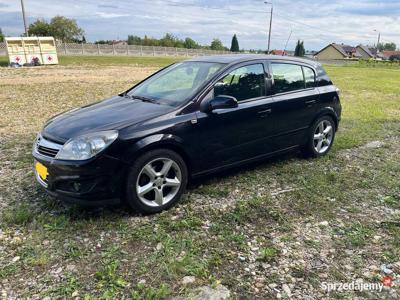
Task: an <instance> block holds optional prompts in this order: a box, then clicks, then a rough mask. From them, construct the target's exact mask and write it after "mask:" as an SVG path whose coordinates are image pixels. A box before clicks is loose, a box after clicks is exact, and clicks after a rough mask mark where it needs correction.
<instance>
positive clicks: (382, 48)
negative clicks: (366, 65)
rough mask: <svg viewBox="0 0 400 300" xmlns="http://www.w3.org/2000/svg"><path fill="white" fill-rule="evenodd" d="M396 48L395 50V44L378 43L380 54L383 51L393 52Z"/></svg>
mask: <svg viewBox="0 0 400 300" xmlns="http://www.w3.org/2000/svg"><path fill="white" fill-rule="evenodd" d="M396 48H397V46H396V44H395V43H386V44H383V43H379V44H378V50H379V51H381V52H382V51H385V50H386V51H395V50H396Z"/></svg>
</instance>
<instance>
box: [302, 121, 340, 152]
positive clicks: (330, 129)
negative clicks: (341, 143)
mask: <svg viewBox="0 0 400 300" xmlns="http://www.w3.org/2000/svg"><path fill="white" fill-rule="evenodd" d="M335 134H336V125H335V122H334V121H333V119H332V118H331V117H330V116H328V115H325V116H322V117H319V118H318V119H317V120H316V121H315V122H314V123H313V125H312V126H311V127H310V130H309V132H308V134H307V136H308V139H307V144H306V145H305V146H304V147H303V149H302V150H303V154H305V156H306V157H320V156H324V155H326V154H327V153H328V152H329V151H330V150H331V148H332V145H333V142H334V140H335Z"/></svg>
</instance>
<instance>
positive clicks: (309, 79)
mask: <svg viewBox="0 0 400 300" xmlns="http://www.w3.org/2000/svg"><path fill="white" fill-rule="evenodd" d="M303 72H304V79H305V81H306V88H307V89H308V88H313V87H315V73H314V70H313V69H311V68H308V67H303Z"/></svg>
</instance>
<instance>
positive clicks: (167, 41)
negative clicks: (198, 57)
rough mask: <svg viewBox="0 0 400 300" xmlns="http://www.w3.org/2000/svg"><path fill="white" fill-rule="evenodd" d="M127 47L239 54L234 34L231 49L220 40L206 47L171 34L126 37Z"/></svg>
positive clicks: (188, 38)
mask: <svg viewBox="0 0 400 300" xmlns="http://www.w3.org/2000/svg"><path fill="white" fill-rule="evenodd" d="M127 42H128V45H142V46H161V47H176V48H186V49H211V50H219V51H221V50H223V51H229V50H230V51H232V52H239V51H240V50H239V41H238V39H237V36H236V34H235V35H234V36H233V37H232V43H231V48H230V49H228V48H227V47H225V46H224V45H223V44H222V42H221V40H220V39H217V38H215V39H213V41H212V42H211V44H210V45H209V46H208V45H207V46H203V45H201V44H200V43H198V42H196V41H195V40H193V39H192V38H190V37H187V38H185V39H180V38H178V37H176V36H174V35H173V34H171V33H167V34H165V35H164V36H163V37H162V38H161V39H156V38H152V37H148V36H147V35H145V36H144V37H143V38H142V37H140V36H137V35H128V40H127ZM97 43H107V41H98V42H97Z"/></svg>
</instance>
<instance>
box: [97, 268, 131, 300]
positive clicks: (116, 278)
mask: <svg viewBox="0 0 400 300" xmlns="http://www.w3.org/2000/svg"><path fill="white" fill-rule="evenodd" d="M119 266H120V264H119V262H117V261H107V262H103V264H102V266H101V268H100V269H99V270H98V271H97V272H96V273H95V278H96V279H97V287H98V288H99V289H101V290H102V291H103V297H104V298H106V299H111V298H112V297H113V295H114V294H115V293H116V292H117V290H118V289H121V288H125V287H126V286H127V282H126V281H125V280H124V278H123V277H122V276H120V275H119V273H118V269H119Z"/></svg>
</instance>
